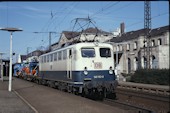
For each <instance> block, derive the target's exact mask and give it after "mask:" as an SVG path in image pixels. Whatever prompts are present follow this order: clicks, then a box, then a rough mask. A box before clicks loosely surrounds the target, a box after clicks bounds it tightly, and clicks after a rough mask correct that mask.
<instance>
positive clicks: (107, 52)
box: [100, 48, 111, 57]
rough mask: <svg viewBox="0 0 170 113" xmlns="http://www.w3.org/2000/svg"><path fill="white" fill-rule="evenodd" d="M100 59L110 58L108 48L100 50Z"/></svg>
mask: <svg viewBox="0 0 170 113" xmlns="http://www.w3.org/2000/svg"><path fill="white" fill-rule="evenodd" d="M100 56H101V57H111V52H110V48H100Z"/></svg>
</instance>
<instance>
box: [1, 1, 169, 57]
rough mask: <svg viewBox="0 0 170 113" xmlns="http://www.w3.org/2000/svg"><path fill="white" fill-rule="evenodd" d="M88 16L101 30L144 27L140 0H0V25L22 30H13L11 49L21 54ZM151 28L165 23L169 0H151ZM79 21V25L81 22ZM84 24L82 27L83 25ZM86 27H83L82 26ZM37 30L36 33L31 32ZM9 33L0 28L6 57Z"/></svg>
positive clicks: (55, 38) (44, 45) (75, 26)
mask: <svg viewBox="0 0 170 113" xmlns="http://www.w3.org/2000/svg"><path fill="white" fill-rule="evenodd" d="M88 17H89V18H90V19H91V20H92V22H93V24H90V25H89V26H88V27H98V28H99V29H102V30H103V31H107V32H113V31H115V30H116V29H117V28H119V27H120V23H122V22H124V23H125V32H128V31H135V30H139V29H143V28H144V1H139V2H135V1H106V2H105V1H93V2H90V1H83V2H82V1H72V2H66V1H64V2H62V1H51V2H47V1H46V2H42V1H37V2H36V1H35V2H33V1H30V2H29V1H27V2H24V1H23V2H22V1H20V2H17V1H16V2H14V1H13V2H12V1H11V2H10V1H8V2H5V1H4V2H0V28H5V27H13V28H19V29H22V30H23V31H22V32H14V33H13V52H14V53H16V55H15V56H13V59H14V60H15V57H16V56H17V55H18V54H22V55H25V54H27V52H31V51H34V50H36V49H39V48H41V49H44V48H47V47H48V45H49V32H55V33H52V34H51V39H52V44H53V43H55V42H57V41H58V40H59V38H60V35H61V33H62V31H76V30H77V29H78V28H79V27H80V26H79V25H78V24H77V23H76V24H75V19H76V18H88ZM151 18H152V21H151V22H152V23H151V28H158V27H163V26H166V25H169V2H168V1H151ZM85 23H86V22H85V21H80V25H81V26H82V25H85ZM85 27H86V26H85ZM85 27H84V28H85ZM86 28H87V27H86ZM35 32H39V33H35ZM9 52H10V33H9V32H7V31H0V53H5V54H4V55H3V58H4V59H8V58H9Z"/></svg>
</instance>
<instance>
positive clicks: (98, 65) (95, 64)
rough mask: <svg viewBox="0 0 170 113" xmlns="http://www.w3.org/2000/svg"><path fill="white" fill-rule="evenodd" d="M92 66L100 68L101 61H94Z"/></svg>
mask: <svg viewBox="0 0 170 113" xmlns="http://www.w3.org/2000/svg"><path fill="white" fill-rule="evenodd" d="M94 68H95V69H102V63H101V62H95V63H94Z"/></svg>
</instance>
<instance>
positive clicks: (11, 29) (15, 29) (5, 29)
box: [0, 27, 22, 91]
mask: <svg viewBox="0 0 170 113" xmlns="http://www.w3.org/2000/svg"><path fill="white" fill-rule="evenodd" d="M0 30H3V31H8V32H10V33H11V37H10V70H9V86H8V91H11V89H12V33H13V32H15V31H22V30H21V29H18V28H8V27H7V28H0Z"/></svg>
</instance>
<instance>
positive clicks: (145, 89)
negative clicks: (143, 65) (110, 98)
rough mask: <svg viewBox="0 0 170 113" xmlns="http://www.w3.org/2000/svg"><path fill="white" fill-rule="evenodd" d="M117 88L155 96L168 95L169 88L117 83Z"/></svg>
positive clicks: (169, 93) (169, 92)
mask: <svg viewBox="0 0 170 113" xmlns="http://www.w3.org/2000/svg"><path fill="white" fill-rule="evenodd" d="M117 88H120V89H122V88H123V89H128V90H135V91H141V92H147V93H152V94H157V95H166V96H169V95H170V87H169V86H163V85H151V84H141V83H132V82H119V83H118V87H117Z"/></svg>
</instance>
